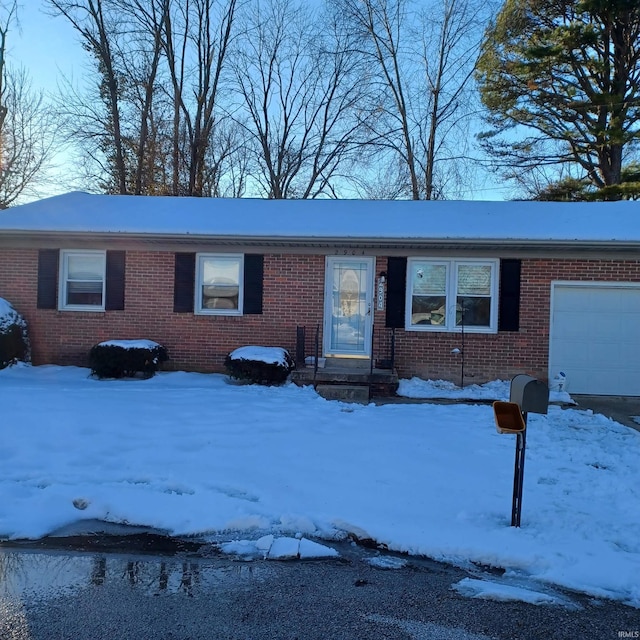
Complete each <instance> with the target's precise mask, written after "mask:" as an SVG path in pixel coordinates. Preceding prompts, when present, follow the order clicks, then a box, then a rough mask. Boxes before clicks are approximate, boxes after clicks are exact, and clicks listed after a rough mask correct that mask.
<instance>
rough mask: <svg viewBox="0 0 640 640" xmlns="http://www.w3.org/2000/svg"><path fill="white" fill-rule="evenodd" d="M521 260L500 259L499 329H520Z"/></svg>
mask: <svg viewBox="0 0 640 640" xmlns="http://www.w3.org/2000/svg"><path fill="white" fill-rule="evenodd" d="M521 264H522V263H521V261H520V260H501V261H500V302H499V305H498V331H519V330H520V269H521Z"/></svg>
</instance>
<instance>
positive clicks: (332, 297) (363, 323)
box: [323, 257, 374, 358]
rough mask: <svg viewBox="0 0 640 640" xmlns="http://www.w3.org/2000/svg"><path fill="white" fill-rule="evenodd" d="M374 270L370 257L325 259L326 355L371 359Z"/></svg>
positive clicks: (372, 260)
mask: <svg viewBox="0 0 640 640" xmlns="http://www.w3.org/2000/svg"><path fill="white" fill-rule="evenodd" d="M373 270H374V259H373V258H364V257H362V258H343V257H328V258H327V265H326V279H325V293H324V300H325V304H324V333H323V335H324V345H323V346H324V354H325V355H328V356H353V357H363V358H364V357H370V356H371V329H372V324H373Z"/></svg>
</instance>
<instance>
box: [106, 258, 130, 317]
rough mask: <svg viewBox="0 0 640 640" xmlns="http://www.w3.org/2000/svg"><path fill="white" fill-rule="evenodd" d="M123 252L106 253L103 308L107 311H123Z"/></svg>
mask: <svg viewBox="0 0 640 640" xmlns="http://www.w3.org/2000/svg"><path fill="white" fill-rule="evenodd" d="M125 256H126V253H125V252H124V251H107V295H106V300H105V303H104V308H105V309H106V310H107V311H121V310H122V309H124V274H125Z"/></svg>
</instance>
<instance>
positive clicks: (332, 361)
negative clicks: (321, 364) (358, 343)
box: [324, 356, 371, 371]
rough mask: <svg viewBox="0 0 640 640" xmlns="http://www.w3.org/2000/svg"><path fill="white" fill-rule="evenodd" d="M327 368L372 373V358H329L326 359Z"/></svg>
mask: <svg viewBox="0 0 640 640" xmlns="http://www.w3.org/2000/svg"><path fill="white" fill-rule="evenodd" d="M324 360H325V367H327V368H333V367H341V368H344V369H355V370H357V371H370V370H371V358H339V357H337V356H328V357H326V358H325V359H324Z"/></svg>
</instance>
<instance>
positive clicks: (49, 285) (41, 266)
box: [37, 249, 60, 309]
mask: <svg viewBox="0 0 640 640" xmlns="http://www.w3.org/2000/svg"><path fill="white" fill-rule="evenodd" d="M59 268H60V251H59V250H58V249H40V251H38V298H37V306H38V309H55V308H56V302H57V294H58V270H59Z"/></svg>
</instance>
